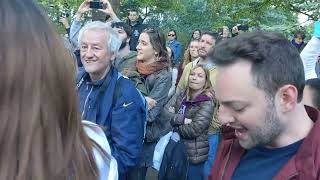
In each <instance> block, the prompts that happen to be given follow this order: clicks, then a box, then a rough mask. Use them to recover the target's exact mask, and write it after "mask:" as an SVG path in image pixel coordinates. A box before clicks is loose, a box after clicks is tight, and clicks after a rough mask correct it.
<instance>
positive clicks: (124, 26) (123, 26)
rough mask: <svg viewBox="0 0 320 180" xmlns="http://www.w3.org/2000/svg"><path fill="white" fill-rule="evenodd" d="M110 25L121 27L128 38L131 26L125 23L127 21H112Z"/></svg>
mask: <svg viewBox="0 0 320 180" xmlns="http://www.w3.org/2000/svg"><path fill="white" fill-rule="evenodd" d="M111 27H112V28H114V27H115V28H120V29H123V30H124V31H125V32H126V34H127V37H128V38H130V37H131V27H130V26H129V25H128V24H127V23H124V22H113V23H112V24H111Z"/></svg>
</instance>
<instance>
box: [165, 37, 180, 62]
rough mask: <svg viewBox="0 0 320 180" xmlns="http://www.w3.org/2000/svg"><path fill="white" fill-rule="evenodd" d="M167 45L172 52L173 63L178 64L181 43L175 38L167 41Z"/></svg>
mask: <svg viewBox="0 0 320 180" xmlns="http://www.w3.org/2000/svg"><path fill="white" fill-rule="evenodd" d="M167 46H169V47H170V49H171V50H172V52H173V64H174V65H178V64H179V63H180V60H181V53H182V46H181V43H180V42H179V41H177V40H172V41H167Z"/></svg>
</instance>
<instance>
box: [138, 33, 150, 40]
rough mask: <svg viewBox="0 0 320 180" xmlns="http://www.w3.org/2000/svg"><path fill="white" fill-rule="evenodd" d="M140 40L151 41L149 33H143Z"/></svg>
mask: <svg viewBox="0 0 320 180" xmlns="http://www.w3.org/2000/svg"><path fill="white" fill-rule="evenodd" d="M139 40H141V41H145V42H150V37H149V35H148V34H147V33H141V34H140V37H139Z"/></svg>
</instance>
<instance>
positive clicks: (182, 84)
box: [176, 63, 192, 92]
mask: <svg viewBox="0 0 320 180" xmlns="http://www.w3.org/2000/svg"><path fill="white" fill-rule="evenodd" d="M191 66H192V63H188V64H187V65H186V66H185V68H184V70H183V72H182V75H181V77H180V81H179V83H178V85H177V89H176V92H181V91H183V90H185V89H186V87H187V80H186V79H187V77H188V76H189V74H190V69H191Z"/></svg>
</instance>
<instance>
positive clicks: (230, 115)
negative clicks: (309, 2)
mask: <svg viewBox="0 0 320 180" xmlns="http://www.w3.org/2000/svg"><path fill="white" fill-rule="evenodd" d="M208 57H209V59H210V60H212V61H213V62H214V63H215V64H216V65H217V69H218V74H217V84H216V97H217V99H218V100H219V102H220V108H219V120H220V121H221V122H222V124H223V125H224V129H223V132H222V134H223V138H224V139H223V140H222V142H221V145H220V146H219V151H218V154H217V159H216V162H215V164H214V167H213V168H212V170H211V174H210V177H209V179H212V180H214V179H222V180H224V179H235V180H242V179H263V180H270V179H275V180H280V179H301V180H302V179H308V180H311V179H314V180H316V179H319V178H320V171H319V167H320V156H319V155H320V150H319V149H320V141H319V135H320V124H319V123H320V120H319V118H320V116H319V115H320V114H319V112H318V111H317V110H316V109H313V108H310V107H305V106H304V105H303V103H302V95H303V88H304V71H303V64H302V61H301V59H300V56H299V53H298V51H297V50H295V49H294V47H293V46H292V45H291V44H290V42H288V40H287V39H286V38H285V37H284V36H283V35H281V34H277V33H264V32H256V33H247V34H243V35H239V36H237V37H235V38H232V39H230V40H228V41H225V42H222V43H221V44H219V45H218V46H216V48H215V49H214V50H213V52H211V53H210V54H209V56H208Z"/></svg>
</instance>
